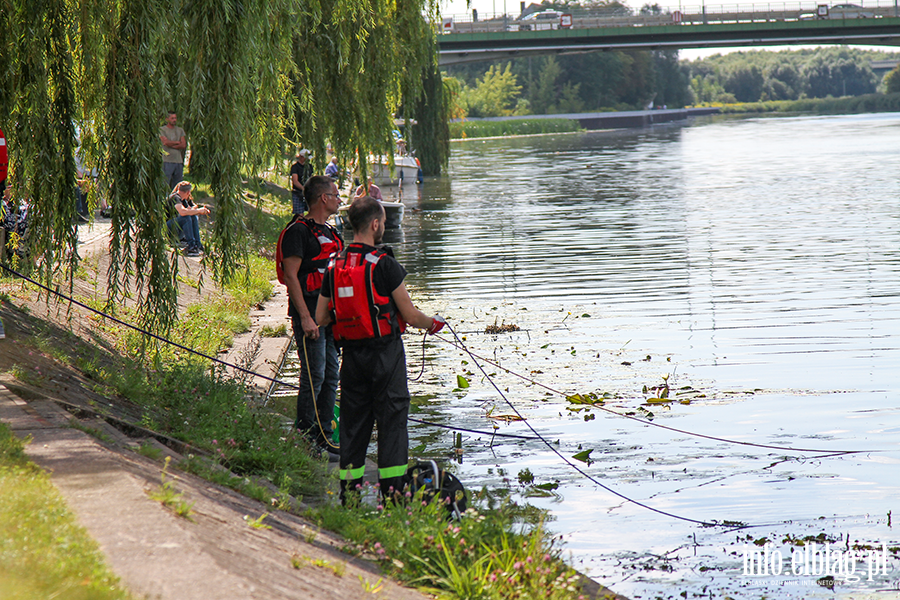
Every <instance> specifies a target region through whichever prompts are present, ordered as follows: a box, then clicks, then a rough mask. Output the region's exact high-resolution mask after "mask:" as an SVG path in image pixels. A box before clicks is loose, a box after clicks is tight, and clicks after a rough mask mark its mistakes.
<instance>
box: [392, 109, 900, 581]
mask: <svg viewBox="0 0 900 600" xmlns="http://www.w3.org/2000/svg"><path fill="white" fill-rule="evenodd" d="M898 173H900V115H898V114H888V115H884V114H882V115H857V116H847V117H808V118H806V117H803V118H761V119H731V120H728V119H712V120H700V121H695V122H692V123H689V124H687V125H675V126H666V127H663V128H658V129H649V130H640V131H622V132H595V133H586V134H578V135H564V136H547V137H530V138H517V139H505V140H489V141H468V142H464V143H457V144H454V146H453V156H452V159H451V167H450V173H449V175H448V176H447V177H445V178H442V179H439V180H431V181H428V182H427V183H426V184H425V185H424V186H422V187H421V188H420V189H419V190H417V191H416V190H415V189H414V188H404V190H403V201H404V202H405V203H406V204H407V206H408V207H409V208H411V209H413V210H412V211H409V212H408V213H407V216H406V218H405V221H404V226H403V229H402V230H401V231H399V232H389V235H388V236H387V237H388V238H389V239H388V240H387V241H389V242H390V243H392V245H393V246H394V248H395V251H396V253H397V255H398V258H399V259H400V260H401V262H402V263H403V264H404V265H405V266H406V267H407V269H408V270H409V272H410V275H409V277H408V279H407V285H408V286H409V287H410V288H411V289H412V291H413V295H414V297H415V299H416V302H417V303H418V304H419V306H420V307H421V308H423V309H424V310H426V311H438V312H440V313H441V314H444V315H445V316H446V317H447V318H448V321H449V322H450V323H451V325H453V326H454V328H455V329H456V330H457V331H459V332H462V333H461V335H463V336H464V337H465V344H466V345H467V347H468V349H469V350H471V351H472V352H474V353H475V354H476V355H478V356H479V357H482V358H485V359H489V360H490V361H492V362H493V363H495V364H499V365H500V366H502V367H503V368H505V369H509V370H511V371H513V372H515V373H517V374H520V375H523V376H525V377H528V378H530V379H532V380H534V381H536V382H538V383H539V384H542V385H544V386H546V387H541V386H539V385H536V384H534V383H529V382H528V381H525V380H523V379H520V378H516V377H514V376H512V375H509V374H508V373H506V372H504V371H503V370H501V369H500V368H498V367H497V366H494V365H492V364H488V363H486V362H484V361H478V362H480V363H481V364H482V365H483V366H484V368H485V369H486V372H487V373H488V374H489V376H490V378H491V379H492V380H493V381H495V382H496V384H497V385H498V387H499V389H500V390H501V391H502V392H503V395H504V396H505V397H506V398H507V399H508V400H509V401H510V402H512V403H513V404H514V405H515V406H516V408H517V409H518V410H519V411H520V412H521V413H522V414H523V415H524V416H525V417H527V418H528V420H529V422H530V423H531V425H532V426H533V427H534V428H535V429H536V430H537V431H538V432H540V433H541V434H542V435H543V436H545V437H546V438H547V439H548V440H550V441H551V442H553V443H557V442H558V445H556V446H555V447H556V448H557V449H558V450H559V452H560V453H561V454H562V455H563V456H564V457H566V458H567V459H568V460H570V461H571V462H572V463H573V464H576V465H578V466H580V467H581V468H582V469H584V471H585V472H586V473H587V474H589V475H591V476H592V477H593V478H595V479H596V480H597V481H598V482H600V483H602V484H603V485H605V486H607V487H608V488H610V489H612V490H615V492H618V493H619V494H622V495H624V496H626V497H628V498H631V499H634V500H637V501H639V502H641V503H642V504H646V505H648V506H650V507H652V508H655V509H658V510H660V511H665V512H667V513H671V514H672V515H675V516H677V517H682V519H679V518H674V517H672V516H666V515H663V514H660V513H657V512H653V511H651V510H648V509H646V508H642V507H641V506H637V505H635V504H633V503H630V502H628V501H626V500H623V499H622V498H621V497H619V496H616V495H614V494H612V493H610V492H609V491H607V490H605V489H603V488H602V487H600V486H599V485H597V484H596V483H593V482H591V481H589V480H588V479H586V478H585V477H584V476H583V475H582V474H579V473H578V472H576V471H575V470H574V469H573V468H572V467H571V466H569V465H567V464H566V463H565V462H563V460H562V459H560V457H558V456H557V455H555V454H554V453H553V452H551V451H550V450H549V449H548V448H547V446H546V445H544V444H543V443H541V442H539V441H523V440H514V439H499V438H497V439H493V440H491V438H490V436H487V435H479V434H475V433H465V434H464V436H463V448H464V451H465V454H464V457H463V459H462V462H461V464H458V465H456V467H455V468H456V470H457V471H458V473H459V475H460V477H461V478H462V479H463V481H464V482H466V483H467V485H468V486H469V487H470V488H475V489H478V488H480V487H481V486H482V485H489V486H499V485H502V484H505V485H507V486H511V487H512V488H513V489H514V490H515V495H516V497H517V499H519V500H522V501H527V502H529V503H531V504H533V505H536V506H539V507H541V508H545V509H548V510H549V511H550V513H551V515H552V517H553V521H552V522H551V523H550V524H549V527H550V528H551V530H552V531H554V532H555V533H557V534H560V535H562V536H563V539H564V541H565V544H566V548H567V550H568V551H570V552H571V553H572V557H573V559H574V561H575V563H576V566H578V567H579V568H581V569H582V570H584V571H585V572H587V573H589V574H590V575H592V576H593V577H595V578H596V579H597V580H599V581H601V582H602V583H604V584H606V585H608V586H610V587H612V588H613V589H615V590H616V591H618V592H619V593H622V594H625V595H627V596H629V597H633V598H655V597H663V598H667V597H670V596H672V597H676V596H678V594H680V593H681V592H682V591H686V592H687V593H688V594H689V595H688V597H692V596H693V595H701V594H702V595H709V596H710V597H723V596H726V595H731V596H733V597H740V598H751V597H764V596H767V597H776V598H812V597H823V598H824V597H834V596H836V597H847V598H851V597H852V598H860V597H869V594H871V597H878V598H897V597H900V592H897V591H896V590H893V591H892V589H891V588H892V586H895V585H897V583H898V582H900V559H898V555H897V554H896V553H894V554H891V553H890V552H889V553H888V560H887V563H886V571H887V573H886V574H885V573H883V572H882V573H877V574H876V575H875V576H874V577H873V580H872V581H868V580H867V576H866V575H867V574H866V573H863V576H862V579H861V581H859V582H854V581H852V577H851V580H849V581H848V580H846V579H845V578H843V577H841V576H840V575H839V576H838V582H837V585H836V586H835V588H834V591H831V590H828V589H823V588H820V587H818V586H816V585H815V581H816V579H818V576H815V575H814V576H799V577H795V576H793V575H791V574H790V573H787V572H784V573H782V575H780V576H776V575H771V574H770V575H763V576H744V574H743V568H742V565H743V555H744V552H745V548H748V547H749V548H754V549H759V548H761V547H759V546H755V545H753V544H752V541H754V540H760V541H761V543H762V542H763V541H764V540H762V538H765V539H766V540H769V541H771V542H772V544H773V545H772V546H771V547H770V549H771V550H772V551H773V552H774V551H776V550H777V551H780V552H781V553H782V555H783V556H785V557H786V560H785V565H786V566H785V570H786V571H787V570H788V569H789V568H790V557H791V553H792V548H793V547H792V546H791V545H790V544H789V543H787V542H785V541H784V540H785V538H786V537H787V536H791V537H794V538H803V537H805V536H816V535H819V534H822V533H824V534H825V536H827V538H826V539H828V540H832V541H834V542H835V545H834V546H833V547H832V549H834V550H842V551H847V550H848V548H849V549H852V548H853V545H854V544H856V543H859V544H869V545H871V546H876V547H878V548H881V545H882V543H884V544H886V545H887V546H889V547H890V546H900V533H898V525H900V469H898V463H900V400H898V393H900V376H898V374H900V335H898V334H900V277H898V275H900V245H898V244H900V201H898V197H900V183H898V181H897V174H898ZM394 193H396V192H394ZM495 323H496V324H503V323H514V324H516V325H518V326H519V327H520V328H521V329H522V330H523V331H520V332H518V333H512V334H507V335H497V336H490V335H484V334H482V333H479V332H480V331H483V330H484V328H485V327H486V326H487V325H491V324H495ZM443 338H444V339H445V340H449V339H450V337H449V336H443ZM407 352H408V355H409V360H410V373H411V375H415V374H417V373H418V371H419V368H420V366H421V358H422V346H421V338H419V337H416V338H410V339H409V340H408V341H407ZM425 353H426V357H427V360H426V363H427V365H426V369H425V372H424V375H423V376H422V378H421V379H420V380H419V381H418V382H416V383H413V384H412V389H413V393H414V394H419V395H420V397H419V398H418V400H417V403H416V405H417V406H416V411H417V413H418V414H417V415H414V416H417V417H421V418H424V419H428V420H433V421H438V422H442V423H446V424H449V425H454V426H461V427H466V428H471V429H474V430H481V431H490V430H492V428H493V427H494V426H495V425H496V426H499V429H498V430H497V431H498V432H500V433H508V434H521V435H532V433H531V432H530V431H529V430H528V428H527V427H526V426H525V425H524V424H522V423H520V422H510V423H507V422H504V421H498V420H497V419H492V418H490V417H496V416H498V415H509V414H511V413H512V410H511V409H510V408H509V407H508V405H506V403H505V401H504V399H503V398H502V397H501V395H500V393H498V391H497V390H496V389H495V388H493V387H492V386H491V384H490V382H489V380H488V377H485V376H484V375H483V374H482V373H481V372H480V371H479V370H478V368H477V365H476V361H475V360H474V359H473V358H472V357H471V356H468V355H467V354H465V353H464V352H462V351H461V350H459V349H457V348H454V347H452V346H450V345H449V344H447V343H444V342H436V343H433V344H429V345H428V346H427V347H426V350H425ZM457 375H463V376H465V377H467V378H468V380H469V381H470V383H471V387H469V388H468V389H467V390H465V391H454V388H455V387H456V376H457ZM666 378H667V379H666ZM666 381H667V382H668V385H669V386H670V389H671V395H672V396H674V397H676V398H677V399H678V400H680V401H676V402H673V403H671V404H665V405H659V404H646V399H647V398H649V397H651V396H653V395H654V392H653V391H652V390H651V389H648V391H644V389H645V387H646V388H652V387H653V386H658V385H661V384H663V383H664V382H666ZM548 388H550V389H548ZM558 392H560V393H558ZM576 392H578V393H587V392H593V393H597V394H602V393H607V394H608V395H610V396H611V397H613V399H612V400H610V401H608V402H607V403H606V404H605V406H606V407H607V408H610V409H612V410H615V411H617V412H621V413H626V412H628V413H632V414H633V415H634V416H636V417H640V418H644V417H646V416H648V415H647V412H648V411H649V412H650V413H652V415H653V422H654V423H660V424H665V425H667V426H671V427H676V428H679V429H682V430H685V431H689V432H697V433H702V434H706V435H711V436H717V437H721V438H727V439H730V440H734V441H743V442H752V443H755V444H764V445H771V446H778V447H780V448H783V449H774V448H760V447H754V446H746V445H738V444H734V443H728V442H721V441H716V440H710V439H707V438H701V437H697V436H693V435H689V434H684V433H677V432H672V431H668V430H663V429H660V428H657V427H652V426H650V425H647V424H646V423H645V422H636V421H632V420H627V419H625V418H622V417H619V416H616V415H612V414H610V413H607V412H603V411H599V410H597V409H588V410H582V411H575V410H571V409H572V408H578V407H575V406H573V405H571V404H569V403H568V402H567V401H566V399H565V397H564V395H563V394H572V393H576ZM411 434H412V438H413V439H412V441H411V446H414V447H416V446H417V447H418V448H417V452H416V454H417V455H419V456H422V455H426V456H444V457H446V456H448V455H449V452H450V446H451V439H452V438H451V433H450V432H448V431H441V430H435V429H434V428H432V427H425V426H415V427H413V428H412V430H411ZM795 448H803V449H822V450H830V451H834V452H838V451H848V450H853V451H862V452H858V453H855V454H838V455H824V454H823V453H816V452H806V451H793V450H789V449H795ZM587 449H590V450H592V453H591V458H592V459H593V460H594V462H593V463H591V464H590V465H586V464H584V463H580V462H578V461H575V460H572V459H571V457H572V455H574V454H576V453H577V452H579V450H587ZM523 469H528V470H529V471H530V472H531V473H532V474H533V475H534V477H535V483H552V482H557V483H559V487H558V488H557V489H556V490H555V491H553V492H550V493H547V492H540V491H539V490H536V489H535V488H534V487H533V486H528V485H525V484H523V483H520V482H519V477H518V475H519V473H520V472H521V471H522V470H523ZM889 512H891V513H892V514H893V519H894V520H893V522H890V520H889V517H888V515H889ZM710 520H716V521H718V522H723V521H729V522H740V523H744V524H748V525H753V526H754V527H752V528H750V529H743V530H728V529H723V528H707V527H702V526H700V525H698V524H697V523H695V522H692V521H710ZM820 539H821V538H820ZM748 541H750V542H751V543H750V544H749V546H746V545H745V544H746V543H747V542H748ZM819 549H821V545H820V547H819ZM856 568H857V574H859V571H860V570H863V569H864V568H865V563H863V562H861V563H859V564H858V566H857V567H856ZM819 576H820V575H819ZM879 590H881V591H879Z"/></svg>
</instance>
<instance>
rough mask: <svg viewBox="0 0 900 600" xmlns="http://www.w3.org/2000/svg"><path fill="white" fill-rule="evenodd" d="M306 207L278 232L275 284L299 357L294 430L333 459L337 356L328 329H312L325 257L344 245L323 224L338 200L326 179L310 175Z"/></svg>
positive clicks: (326, 261)
mask: <svg viewBox="0 0 900 600" xmlns="http://www.w3.org/2000/svg"><path fill="white" fill-rule="evenodd" d="M303 193H304V196H305V200H306V203H307V204H308V205H309V213H308V214H307V216H306V218H303V217H299V216H297V215H295V218H294V220H293V221H292V222H291V224H290V225H288V226H287V228H285V230H284V231H283V232H282V233H281V238H280V239H279V240H278V247H277V248H276V257H275V258H276V262H277V271H278V276H279V277H278V278H279V281H281V282H282V283H284V284H285V285H286V286H287V291H288V296H289V297H290V303H289V307H288V315H289V316H290V317H291V325H292V326H293V329H294V339H295V340H296V341H297V353H298V355H299V357H300V381H299V383H298V385H299V386H300V390H299V392H298V393H297V420H296V421H295V422H294V426H295V427H296V428H297V429H298V430H299V431H300V432H301V433H303V434H305V435H307V436H309V438H310V440H311V441H313V442H314V443H315V444H316V445H317V446H319V447H320V448H321V449H323V450H329V451H331V453H332V454H334V455H335V458H337V449H336V448H335V447H334V445H333V443H332V441H331V437H332V435H333V433H334V429H333V427H332V419H334V401H335V396H336V395H337V384H338V377H339V371H338V353H337V347H336V346H335V344H334V338H333V337H332V335H331V329H330V328H328V327H319V326H318V325H316V321H315V315H316V302H317V301H318V299H319V289H320V288H321V286H322V276H323V275H324V273H325V267H326V266H327V264H328V257H329V256H331V254H333V253H335V252H339V251H340V250H341V249H342V248H343V247H344V242H343V240H341V237H340V235H338V233H337V231H336V230H335V229H334V227H332V226H331V225H329V224H328V223H327V222H326V221H327V219H328V217H330V216H331V215H333V214H334V213H336V212H337V209H338V206H340V203H341V199H340V197H339V196H338V189H337V186H336V185H334V182H333V181H332V180H331V178H330V177H322V176H321V175H317V176H315V177H310V178H309V181H307V182H306V186H305V187H304V192H303Z"/></svg>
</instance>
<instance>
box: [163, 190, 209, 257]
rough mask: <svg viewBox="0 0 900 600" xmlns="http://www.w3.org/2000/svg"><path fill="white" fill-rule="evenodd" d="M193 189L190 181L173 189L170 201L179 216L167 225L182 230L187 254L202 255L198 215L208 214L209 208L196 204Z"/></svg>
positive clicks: (172, 228) (170, 220)
mask: <svg viewBox="0 0 900 600" xmlns="http://www.w3.org/2000/svg"><path fill="white" fill-rule="evenodd" d="M191 189H192V187H191V184H190V182H189V181H182V182H181V183H179V184H178V185H176V186H175V189H174V190H172V195H170V196H169V202H171V203H172V204H173V205H174V207H175V212H177V213H178V216H176V217H173V218H172V219H169V221H168V222H167V223H166V225H167V226H168V227H169V229H170V230H174V229H176V226H177V230H179V231H180V232H181V235H182V236H183V237H184V241H185V243H186V245H187V246H186V248H185V250H184V253H185V255H187V256H200V253H201V252H202V251H203V246H202V245H201V244H200V219H199V218H198V217H199V215H208V214H209V208H208V207H206V206H202V205H196V204H194V197H193V196H192V195H191Z"/></svg>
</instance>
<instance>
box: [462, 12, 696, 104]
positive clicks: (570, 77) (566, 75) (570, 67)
mask: <svg viewBox="0 0 900 600" xmlns="http://www.w3.org/2000/svg"><path fill="white" fill-rule="evenodd" d="M551 9H552V10H560V11H568V12H577V11H579V10H590V11H591V12H592V13H594V14H597V13H608V14H610V15H631V14H634V10H633V9H631V8H629V7H628V6H626V5H624V4H622V3H620V2H618V1H617V0H600V1H596V0H590V1H580V2H547V1H545V2H543V3H541V5H540V10H551ZM661 10H662V9H660V7H659V6H658V5H645V6H644V7H643V8H642V9H641V10H640V12H641V13H645V14H646V13H654V14H655V13H659V12H660V11H661ZM447 75H448V76H449V77H452V78H455V79H456V80H457V81H456V82H455V84H454V89H455V91H456V93H455V102H456V106H455V113H456V115H457V116H469V117H494V116H506V115H530V114H562V113H572V112H586V111H604V110H633V109H639V108H645V107H647V106H649V105H651V104H653V105H657V106H662V105H667V106H669V107H682V106H685V105H687V104H690V103H691V101H692V99H693V97H692V95H691V92H690V77H689V70H688V67H687V66H686V65H683V64H681V63H680V62H679V60H678V52H677V51H675V50H659V51H649V50H628V51H597V52H589V53H584V54H568V55H560V56H536V57H526V58H517V59H513V60H509V61H503V62H499V63H493V62H481V63H471V64H468V65H458V66H454V67H450V68H448V69H447Z"/></svg>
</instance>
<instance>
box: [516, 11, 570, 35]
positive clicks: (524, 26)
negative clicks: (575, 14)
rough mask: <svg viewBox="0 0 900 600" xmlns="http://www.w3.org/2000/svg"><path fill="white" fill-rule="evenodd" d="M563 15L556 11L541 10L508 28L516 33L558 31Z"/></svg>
mask: <svg viewBox="0 0 900 600" xmlns="http://www.w3.org/2000/svg"><path fill="white" fill-rule="evenodd" d="M562 16H563V14H562V13H561V12H559V11H558V10H542V11H540V12H533V13H530V14H527V15H525V16H524V17H522V18H521V19H518V21H517V23H515V24H513V25H511V26H510V28H511V29H517V30H518V31H541V30H544V29H559V25H560V20H561V19H562Z"/></svg>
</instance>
